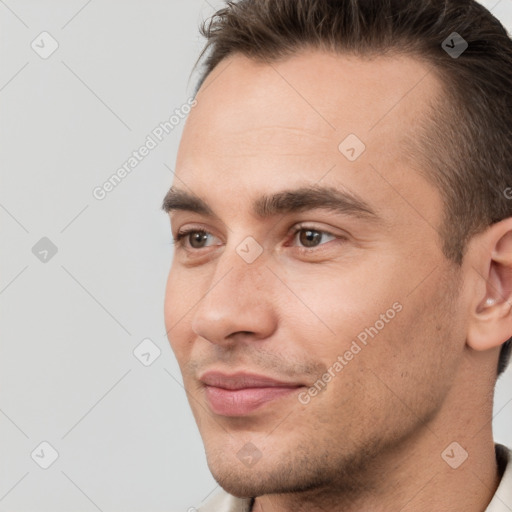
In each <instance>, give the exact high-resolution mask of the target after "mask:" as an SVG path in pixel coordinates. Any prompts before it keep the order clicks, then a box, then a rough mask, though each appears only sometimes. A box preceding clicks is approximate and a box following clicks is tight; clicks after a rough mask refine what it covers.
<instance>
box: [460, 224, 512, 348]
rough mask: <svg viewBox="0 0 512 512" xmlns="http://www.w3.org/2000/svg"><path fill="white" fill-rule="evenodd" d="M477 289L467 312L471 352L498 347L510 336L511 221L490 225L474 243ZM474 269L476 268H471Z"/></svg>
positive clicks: (511, 303) (511, 321)
mask: <svg viewBox="0 0 512 512" xmlns="http://www.w3.org/2000/svg"><path fill="white" fill-rule="evenodd" d="M478 245H479V248H478V249H481V248H482V247H483V248H484V250H481V251H480V250H478V255H479V256H478V258H479V259H480V261H477V262H476V263H477V267H478V268H479V269H486V270H485V271H482V272H483V273H480V272H478V274H479V275H480V278H481V279H483V280H484V283H483V284H484V286H483V287H482V286H478V287H477V288H478V289H479V290H482V291H483V293H482V291H480V296H477V297H475V301H474V306H473V307H472V310H471V311H470V322H469V328H468V336H467V344H468V345H469V346H470V347H471V348H472V349H474V350H479V351H483V350H489V349H492V348H496V347H499V346H500V345H502V344H503V343H504V342H505V341H506V340H507V339H508V338H510V337H511V336H512V218H507V219H505V220H503V221H501V222H498V223H496V224H494V225H492V226H491V227H490V228H488V229H487V231H485V232H484V233H483V234H482V235H481V237H479V240H478ZM475 270H476V267H475Z"/></svg>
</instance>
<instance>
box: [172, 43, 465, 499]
mask: <svg viewBox="0 0 512 512" xmlns="http://www.w3.org/2000/svg"><path fill="white" fill-rule="evenodd" d="M436 94H439V84H438V83H437V81H436V79H435V78H434V77H433V75H432V74H431V73H430V74H429V73H428V69H427V68H426V67H425V66H424V65H423V64H421V63H419V62H417V61H415V60H412V59H410V58H405V57H402V58H399V57H389V58H383V57H379V58H377V59H375V60H372V61H369V60H361V59H358V58H355V57H345V56H333V55H328V54H325V53H319V52H313V51H311V52H305V53H302V54H300V55H296V56H293V57H291V58H289V59H287V60H285V61H282V62H278V63H273V64H271V65H269V64H261V63H256V62H254V61H252V60H249V59H247V58H245V57H242V56H232V57H230V58H229V59H227V60H225V61H223V62H222V63H221V64H220V65H219V66H218V68H217V69H215V70H214V72H213V73H212V74H211V75H210V76H209V77H208V79H207V80H206V82H205V83H204V84H203V86H202V89H201V91H200V93H199V95H198V97H197V99H198V104H197V106H196V107H195V108H194V109H193V111H192V112H191V114H190V116H189V118H188V121H187V124H186V127H185V130H184V134H183V138H182V141H181V145H180V149H179V154H178V160H177V165H176V179H175V182H174V188H175V189H176V190H179V191H183V192H186V193H188V194H194V195H195V196H197V197H198V198H200V199H201V200H202V201H203V202H204V203H206V205H207V207H208V208H209V209H210V210H211V212H206V211H202V212H201V211H192V209H189V207H186V208H185V207H184V204H185V203H184V202H183V201H181V202H180V205H177V204H176V203H174V205H175V207H176V209H175V210H174V209H173V210H172V211H171V223H172V231H173V235H174V236H176V235H177V234H178V232H179V231H180V232H181V231H184V230H193V231H195V233H193V234H191V235H189V236H185V237H184V238H182V240H181V242H182V244H183V245H181V246H180V245H178V244H177V245H176V252H175V255H174V259H173V263H172V268H171V271H170V274H169V280H168V285H167V292H166V304H165V321H166V327H167V330H168V335H169V340H170V342H171V345H172V348H173V350H174V352H175V355H176V357H177V360H178V362H179V365H180V368H181V371H182V374H183V381H184V385H185V388H186V390H187V392H188V397H189V402H190V406H191V408H192V411H193V413H194V416H195V419H196V421H197V423H198V426H199V430H200V433H201V436H202V438H203V441H204V444H205V448H206V453H207V457H208V464H209V467H210V469H211V471H212V473H213V475H214V477H215V478H216V479H217V480H218V481H219V483H220V484H221V485H222V486H223V487H224V488H225V489H226V490H227V491H229V492H231V493H232V494H235V495H238V496H254V495H262V494H268V493H273V492H287V491H294V490H295V491H296V490H305V489H309V488H313V487H315V486H316V487H317V486H330V485H333V484H334V483H336V484H337V485H340V484H341V483H343V485H346V486H350V485H356V484H357V482H355V480H356V479H357V478H356V475H357V474H361V468H362V467H364V464H365V462H366V461H368V460H370V459H372V458H375V457H376V456H377V455H379V454H384V453H386V451H387V450H393V449H396V447H398V446H400V445H401V443H403V441H404V440H405V439H408V438H410V436H419V435H423V434H424V433H425V424H426V422H428V421H429V420H430V419H431V418H432V417H433V416H434V414H435V413H437V412H438V411H439V409H440V408H441V404H442V401H443V398H444V397H445V396H446V394H447V393H448V392H449V390H450V387H451V385H452V381H453V378H454V377H453V376H454V373H455V368H456V366H457V364H458V362H459V361H460V357H461V353H462V349H463V347H464V342H465V332H464V326H465V318H464V314H463V313H462V312H461V310H462V309H463V308H461V307H460V306H459V304H458V302H457V293H456V286H455V284H456V283H457V281H456V280H455V275H456V274H455V273H454V270H453V267H452V265H451V264H450V263H449V262H448V261H447V260H446V259H445V258H444V256H443V255H442V252H441V242H440V238H439V235H438V232H437V230H438V229H439V226H440V225H441V218H442V210H443V205H442V200H441V197H440V194H439V192H438V191H437V190H436V189H435V188H434V187H433V186H431V185H430V184H429V183H427V181H425V179H424V178H422V177H421V176H420V175H419V174H418V173H417V172H416V171H414V170H413V169H412V168H411V165H410V164H409V163H408V162H407V159H406V155H405V154H404V147H403V138H404V137H405V136H406V135H407V134H413V133H414V130H415V127H416V126H417V123H418V121H419V120H420V119H422V115H424V108H425V102H426V101H427V100H429V99H431V98H433V97H435V95H436ZM350 134H355V135H356V136H357V138H358V139H359V140H360V141H362V143H364V145H365V146H366V149H365V150H364V151H363V152H361V150H362V146H361V145H360V143H359V142H357V140H356V139H355V138H354V137H353V136H351V137H350V138H348V139H347V137H348V136H349V135H350ZM345 139H347V140H346V142H344V143H343V144H341V149H340V143H342V142H343V141H345ZM321 188H326V189H329V190H331V192H332V191H335V192H336V191H337V192H339V193H340V194H344V196H343V197H342V198H341V199H343V200H344V201H345V203H344V206H343V205H342V204H341V203H336V204H337V205H338V206H341V207H340V208H337V207H335V206H336V205H335V202H334V200H333V199H332V198H331V200H330V203H325V201H326V197H325V195H322V193H321V192H320V189H321ZM285 191H286V192H289V194H288V195H283V193H284V192H285ZM297 191H302V192H304V191H305V192H306V196H304V195H303V196H298V199H297V200H296V201H295V202H294V201H293V197H294V196H293V194H295V193H297ZM308 191H310V192H309V193H308ZM313 191H315V193H313ZM274 195H278V196H279V197H277V198H276V199H277V200H276V201H269V200H267V201H266V202H265V201H263V200H262V199H261V198H262V197H263V196H266V197H272V196H274ZM347 196H348V197H347ZM313 199H314V204H311V205H309V206H308V204H309V203H311V202H312V201H313ZM338 199H339V198H338ZM347 201H348V202H347ZM356 201H359V203H357V204H356ZM322 204H324V206H322ZM370 212H372V213H370ZM198 231H199V233H197V232H198ZM203 232H204V233H203ZM212 372H213V373H212ZM255 376H256V377H255ZM258 376H259V377H258ZM266 379H270V380H268V381H267V380H266ZM357 468H359V469H357ZM367 484H368V485H370V482H367Z"/></svg>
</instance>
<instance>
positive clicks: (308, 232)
mask: <svg viewBox="0 0 512 512" xmlns="http://www.w3.org/2000/svg"><path fill="white" fill-rule="evenodd" d="M326 237H330V238H329V239H328V240H325V238H326ZM336 238H339V237H336V236H334V235H332V234H331V233H329V232H327V231H322V230H321V229H316V228H314V227H311V226H299V227H298V228H296V229H295V231H294V236H293V240H294V241H296V240H298V242H299V243H300V245H302V247H304V248H307V249H312V248H314V247H317V246H319V245H324V244H325V243H326V242H330V241H331V240H335V239H336ZM322 241H323V242H322Z"/></svg>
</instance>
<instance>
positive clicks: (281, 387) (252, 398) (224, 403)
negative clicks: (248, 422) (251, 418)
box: [199, 372, 303, 416]
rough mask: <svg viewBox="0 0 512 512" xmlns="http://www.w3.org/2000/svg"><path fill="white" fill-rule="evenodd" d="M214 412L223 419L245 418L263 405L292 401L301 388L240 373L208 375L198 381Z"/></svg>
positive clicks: (261, 376) (271, 379)
mask: <svg viewBox="0 0 512 512" xmlns="http://www.w3.org/2000/svg"><path fill="white" fill-rule="evenodd" d="M199 380H200V381H201V382H202V383H203V384H204V385H205V395H206V400H207V402H208V405H209V407H210V409H211V410H212V412H214V413H215V414H219V415H221V416H244V415H246V414H249V413H251V412H253V411H255V410H256V409H260V408H261V407H263V406H264V405H269V404H270V403H271V402H276V401H278V400H279V399H282V398H285V397H290V395H292V394H293V393H294V392H296V391H297V390H298V389H299V388H301V387H303V385H302V384H300V383H296V382H283V381H279V380H276V379H273V378H271V377H267V376H264V375H256V374H249V373H243V372H239V373H236V374H231V375H227V374H223V373H220V372H206V373H205V374H203V375H202V376H201V377H200V379H199Z"/></svg>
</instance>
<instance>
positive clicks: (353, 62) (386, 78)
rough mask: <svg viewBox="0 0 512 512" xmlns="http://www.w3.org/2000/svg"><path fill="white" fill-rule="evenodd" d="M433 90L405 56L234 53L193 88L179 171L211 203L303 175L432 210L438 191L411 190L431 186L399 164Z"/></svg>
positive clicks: (422, 67) (285, 184)
mask: <svg viewBox="0 0 512 512" xmlns="http://www.w3.org/2000/svg"><path fill="white" fill-rule="evenodd" d="M439 93H440V85H439V83H438V82H437V79H436V78H435V76H434V74H433V72H431V70H430V69H429V67H428V66H427V65H426V64H424V63H422V62H420V61H418V60H415V59H413V58H411V57H405V56H398V55H395V56H387V57H375V58H372V59H369V58H364V59H363V58H360V57H355V56H346V55H332V54H327V53H322V52H318V51H308V52H303V53H301V54H298V55H295V56H293V57H290V58H288V59H285V60H282V61H278V62H273V63H262V62H256V61H254V60H251V59H248V58H246V57H244V56H241V55H234V56H231V57H229V58H228V59H225V60H224V61H222V62H221V63H220V64H219V66H217V68H216V69H215V70H214V71H213V72H212V73H211V74H210V75H209V76H208V78H207V79H206V81H205V82H204V84H203V86H202V88H201V90H200V91H199V93H198V95H197V100H198V104H197V106H196V107H195V108H194V109H193V110H192V112H191V114H190V116H189V118H188V120H187V123H186V126H185V130H184V133H183V137H182V141H181V144H180V149H179V152H178V160H177V166H176V169H177V176H178V177H179V178H181V179H183V180H184V181H185V183H186V185H187V186H191V187H193V188H194V192H195V193H197V194H200V195H203V196H204V195H207V196H208V195H209V196H212V198H213V197H214V196H215V194H216V191H218V193H219V194H218V196H217V199H218V200H221V199H222V198H223V199H225V198H226V194H229V192H230V191H233V190H234V189H238V190H240V192H241V193H242V194H250V191H251V190H255V191H256V190H258V191H260V192H270V190H268V189H269V188H275V189H278V188H289V186H290V184H291V183H292V182H293V181H297V182H301V183H304V182H307V181H308V180H309V181H310V182H311V183H319V182H320V181H323V182H324V184H329V185H332V186H340V187H347V188H349V189H351V190H353V191H355V192H357V193H360V192H363V193H364V194H365V195H366V196H368V197H369V198H370V199H373V200H375V201H377V202H379V201H389V200H390V197H391V196H396V195H397V193H398V195H401V194H405V195H407V196H408V200H410V201H415V202H416V204H417V205H418V206H419V207H420V208H422V209H425V215H431V212H428V211H427V210H430V207H431V206H432V202H436V201H437V204H436V205H435V207H436V208H437V207H438V206H439V202H438V200H439V198H436V197H426V198H425V197H424V195H423V196H422V194H419V193H418V188H421V190H422V191H423V192H428V193H427V194H426V195H427V196H428V195H429V194H430V195H432V196H436V195H438V194H437V191H436V190H433V189H432V187H431V186H430V185H429V184H428V183H427V182H426V181H425V180H424V179H423V178H422V177H420V176H419V175H418V174H417V173H415V172H413V171H412V170H411V169H410V168H409V167H408V166H407V159H406V158H405V154H404V152H403V149H404V148H403V138H404V137H405V136H406V135H409V136H410V134H411V133H414V131H415V130H416V128H417V124H418V121H419V120H420V119H422V116H424V114H425V105H426V102H427V101H430V100H432V98H435V96H436V95H437V94H439ZM351 134H353V135H355V136H356V137H357V139H359V140H360V141H361V142H360V143H358V144H360V147H359V151H360V150H361V149H362V148H363V147H364V148H365V149H364V152H362V154H361V155H360V156H359V157H358V158H357V159H356V160H354V161H350V160H349V159H347V157H346V155H345V154H343V153H342V152H340V149H339V147H340V143H343V141H345V140H349V141H353V140H356V139H353V138H352V139H347V137H348V136H349V135H350V136H351ZM363 145H364V146H363ZM342 147H343V145H342ZM357 150H358V149H357V148H356V151H357ZM177 184H179V182H177ZM263 189H265V190H263ZM393 189H395V190H394V191H393ZM420 196H421V197H420ZM397 199H398V198H397V197H393V200H394V201H396V200H397ZM402 201H403V198H402ZM377 209H378V208H377Z"/></svg>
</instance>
